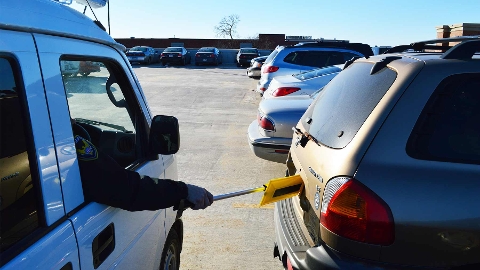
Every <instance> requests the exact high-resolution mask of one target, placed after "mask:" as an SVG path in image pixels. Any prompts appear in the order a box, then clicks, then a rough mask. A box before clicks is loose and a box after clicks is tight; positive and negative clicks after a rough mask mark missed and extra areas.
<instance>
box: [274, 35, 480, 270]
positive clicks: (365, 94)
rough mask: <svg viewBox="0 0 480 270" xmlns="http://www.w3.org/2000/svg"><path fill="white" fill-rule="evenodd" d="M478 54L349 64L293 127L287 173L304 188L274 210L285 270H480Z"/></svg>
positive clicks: (433, 50) (401, 56)
mask: <svg viewBox="0 0 480 270" xmlns="http://www.w3.org/2000/svg"><path fill="white" fill-rule="evenodd" d="M449 42H461V43H459V44H458V45H456V46H454V47H451V48H450V46H446V44H449ZM437 44H438V45H437ZM443 44H445V45H443ZM405 50H412V51H413V52H408V53H404V52H403V51H405ZM479 50H480V38H479V37H468V38H467V37H462V38H457V39H455V38H453V39H441V40H432V41H424V42H417V43H412V44H411V45H407V46H400V47H397V48H392V49H391V53H389V54H383V55H377V56H373V57H370V58H368V59H365V58H362V59H358V60H356V61H354V62H353V63H351V62H348V63H346V65H345V69H344V70H343V71H342V72H340V73H339V74H338V75H337V76H336V77H335V78H334V79H333V80H332V81H331V82H330V83H329V84H328V85H327V86H326V87H325V88H324V89H323V91H322V93H321V95H319V96H318V97H317V98H316V99H315V100H314V101H313V103H312V104H311V105H310V107H309V108H308V109H307V111H306V112H305V114H304V115H303V116H302V118H301V119H300V121H299V122H298V123H297V125H296V127H294V128H293V129H294V132H293V140H292V145H291V147H290V154H289V158H288V159H287V168H288V170H287V174H288V175H295V174H298V175H300V176H301V177H302V179H303V181H304V183H305V189H304V190H303V191H302V192H301V193H300V194H299V196H297V197H294V198H291V199H288V200H284V201H281V202H278V203H276V205H275V211H274V219H275V230H276V247H275V250H274V253H275V254H276V256H278V257H279V258H280V259H281V260H282V261H283V263H284V265H285V267H289V269H340V268H341V269H424V268H429V269H432V268H433V269H480V256H479V254H480V200H479V199H478V194H480V183H479V180H480V166H479V165H480V128H479V124H480V110H479V109H478V108H479V107H480V55H479V54H476V52H477V51H479Z"/></svg>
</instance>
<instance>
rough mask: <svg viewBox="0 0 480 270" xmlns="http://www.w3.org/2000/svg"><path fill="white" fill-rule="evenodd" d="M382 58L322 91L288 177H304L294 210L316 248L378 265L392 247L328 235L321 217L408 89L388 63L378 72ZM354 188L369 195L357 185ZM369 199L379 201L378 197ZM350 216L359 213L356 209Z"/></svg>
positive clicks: (361, 64) (361, 234) (361, 237)
mask: <svg viewBox="0 0 480 270" xmlns="http://www.w3.org/2000/svg"><path fill="white" fill-rule="evenodd" d="M383 58H385V57H384V56H380V57H371V58H369V59H368V60H363V59H362V60H361V61H359V60H357V61H356V63H354V64H352V65H351V66H350V67H348V68H346V69H345V70H344V71H342V72H340V74H339V75H337V77H335V78H334V79H333V80H332V81H331V82H330V83H329V84H328V85H327V86H326V87H325V88H324V90H323V91H322V92H321V93H320V95H319V96H318V97H317V99H316V100H315V101H314V102H313V103H312V105H311V106H310V107H309V108H308V110H307V111H306V112H305V114H304V115H303V117H302V118H301V120H300V122H299V123H298V124H297V127H296V128H295V129H296V131H295V134H294V136H293V144H292V146H291V157H292V160H293V164H292V163H290V164H288V162H287V165H289V174H290V175H291V174H295V173H297V174H300V175H301V176H302V178H303V180H304V182H305V190H304V192H302V194H301V195H300V196H299V197H300V198H299V200H293V202H294V203H297V204H298V205H299V207H295V208H296V209H300V208H301V209H302V211H303V213H298V215H297V216H300V217H303V222H302V221H300V223H303V227H304V229H305V230H307V231H308V235H309V237H310V239H309V240H310V241H311V242H313V245H314V246H315V245H320V244H322V243H325V244H327V245H328V246H330V247H331V248H333V249H335V250H338V251H340V252H342V253H345V254H349V255H352V256H355V257H360V258H364V259H368V260H375V261H378V260H379V258H380V250H381V246H382V244H385V243H387V244H388V243H389V241H390V239H383V240H382V239H380V241H378V239H377V240H371V239H370V238H369V236H368V235H369V233H368V231H354V232H358V234H357V233H353V234H351V231H350V232H345V230H341V229H338V228H332V227H330V228H328V229H327V228H326V227H325V226H324V222H323V220H322V225H320V223H321V211H324V212H325V211H326V207H327V206H328V204H327V203H328V201H329V200H330V199H332V195H333V194H331V193H330V192H332V191H333V192H335V191H336V190H337V189H336V187H335V185H337V187H338V186H339V185H340V184H343V183H344V182H345V181H347V180H348V179H351V178H353V177H354V176H355V172H356V170H357V167H358V164H359V163H360V161H361V159H362V157H363V155H364V154H365V152H366V150H367V149H368V147H369V144H370V142H371V141H372V140H373V138H374V137H375V135H376V133H377V132H378V129H379V128H380V126H381V124H382V123H383V121H384V120H385V118H386V115H387V114H388V112H389V111H390V110H391V109H392V107H393V105H394V104H395V101H396V100H398V98H399V96H400V94H401V93H402V91H404V89H405V88H406V86H407V85H408V83H409V82H408V80H403V81H402V84H400V83H398V82H397V81H396V79H397V72H396V71H395V70H394V69H391V68H389V67H387V64H386V63H384V64H380V65H383V67H382V66H380V68H379V69H378V71H375V70H374V68H373V67H374V66H375V65H376V63H378V62H381V60H382V59H383ZM402 62H403V63H401V64H400V66H402V65H403V66H406V65H408V64H412V63H417V64H418V65H417V66H418V68H412V69H411V70H412V72H415V73H418V72H419V70H420V69H421V67H422V66H423V63H421V62H419V61H418V60H414V59H409V58H406V59H404V60H402ZM377 67H379V66H377ZM411 77H414V76H411ZM359 82H360V83H359ZM392 85H393V86H392ZM389 89H395V90H391V91H388V90H389ZM292 165H294V166H293V167H292ZM331 180H335V181H331ZM329 183H330V184H329ZM351 183H354V184H355V185H356V187H360V189H361V190H367V191H366V193H368V194H370V193H369V192H368V188H366V187H364V186H363V185H362V183H361V182H359V181H358V180H352V181H351ZM332 184H333V185H332ZM326 189H327V190H326ZM370 195H371V194H370ZM370 197H371V198H374V199H375V200H376V199H377V198H376V197H375V195H372V196H370ZM370 197H369V198H370ZM369 198H367V199H369ZM380 200H381V199H380ZM380 200H379V202H380ZM379 204H380V205H381V204H382V203H381V202H380V203H379ZM322 209H323V210H322ZM350 210H353V211H354V212H353V213H358V209H357V210H355V209H350ZM367 210H368V209H367ZM387 210H388V211H389V209H387ZM355 211H357V212H355ZM361 211H364V210H361ZM365 211H366V210H365ZM388 211H387V212H386V215H387V216H388ZM347 212H348V211H347ZM344 214H348V213H344ZM357 225H358V224H357ZM328 226H329V225H328ZM360 227H361V226H360ZM337 229H338V230H337ZM357 229H358V228H357ZM335 230H337V231H335ZM338 236H341V237H338ZM310 241H309V242H310Z"/></svg>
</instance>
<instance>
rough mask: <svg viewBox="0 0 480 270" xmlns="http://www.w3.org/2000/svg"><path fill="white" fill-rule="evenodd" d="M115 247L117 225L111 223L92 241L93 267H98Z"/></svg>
mask: <svg viewBox="0 0 480 270" xmlns="http://www.w3.org/2000/svg"><path fill="white" fill-rule="evenodd" d="M114 249H115V227H114V226H113V223H110V224H109V225H108V226H107V227H106V228H105V229H103V231H102V232H100V233H99V234H98V235H97V236H96V237H95V239H93V242H92V254H93V267H94V268H95V269H97V268H98V267H99V266H100V265H101V264H102V263H103V262H104V261H105V260H106V259H107V258H108V255H110V254H111V253H112V252H113V250H114Z"/></svg>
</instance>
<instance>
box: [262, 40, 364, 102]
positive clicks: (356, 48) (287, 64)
mask: <svg viewBox="0 0 480 270" xmlns="http://www.w3.org/2000/svg"><path fill="white" fill-rule="evenodd" d="M372 54H373V52H372V48H371V47H370V46H369V45H368V44H363V43H350V42H348V41H346V40H323V41H318V42H306V43H299V44H297V45H294V46H277V47H276V48H275V50H273V52H272V53H270V55H269V56H268V58H267V60H266V61H265V63H264V64H263V66H262V74H261V78H260V81H259V82H258V84H257V88H256V91H257V92H258V93H260V94H263V92H265V90H267V88H268V86H269V84H270V82H271V81H272V79H273V78H275V77H278V76H285V75H292V74H296V73H300V72H304V71H308V70H311V69H314V68H321V67H327V66H332V65H338V64H343V63H345V62H346V61H348V60H350V59H352V58H354V57H364V56H367V57H368V56H371V55H372Z"/></svg>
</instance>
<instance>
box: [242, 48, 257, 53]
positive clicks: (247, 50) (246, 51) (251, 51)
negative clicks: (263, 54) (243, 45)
mask: <svg viewBox="0 0 480 270" xmlns="http://www.w3.org/2000/svg"><path fill="white" fill-rule="evenodd" d="M240 53H255V54H256V53H258V51H257V50H256V49H240Z"/></svg>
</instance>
